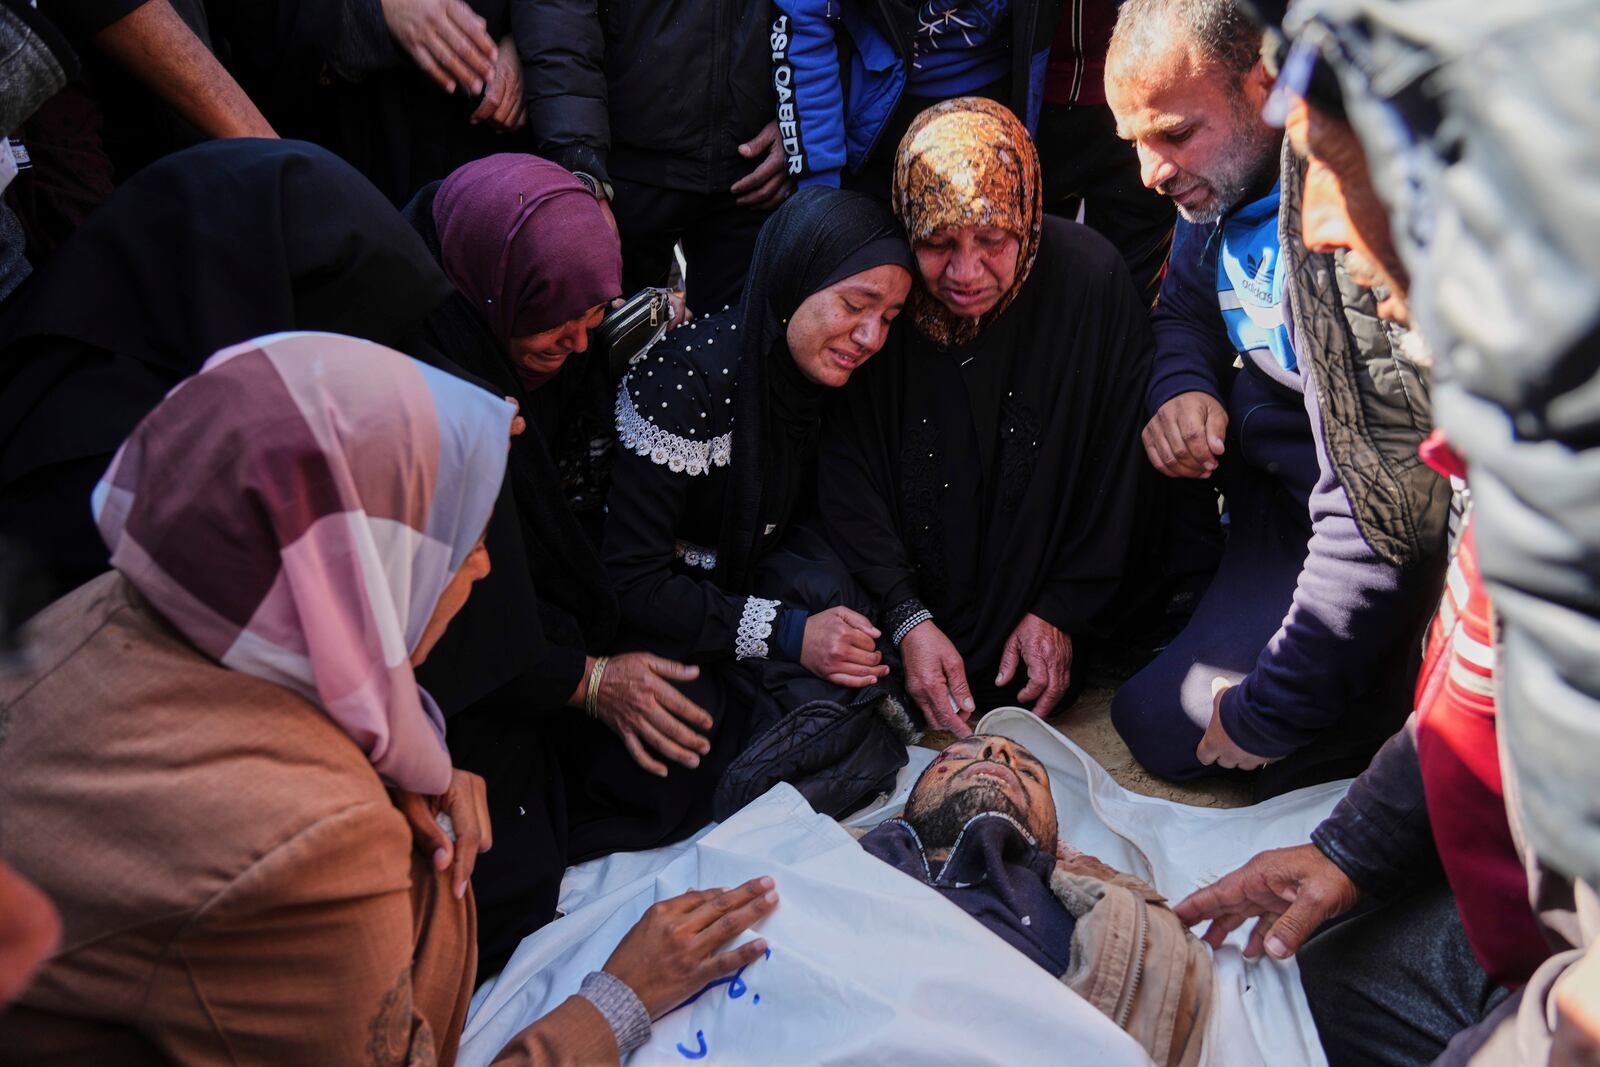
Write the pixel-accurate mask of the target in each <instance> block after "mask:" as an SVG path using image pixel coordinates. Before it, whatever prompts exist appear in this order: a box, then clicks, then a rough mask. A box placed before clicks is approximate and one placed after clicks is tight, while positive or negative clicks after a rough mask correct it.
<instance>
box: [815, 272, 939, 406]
mask: <svg viewBox="0 0 1600 1067" xmlns="http://www.w3.org/2000/svg"><path fill="white" fill-rule="evenodd" d="M910 292H911V274H910V272H908V271H907V270H906V269H905V268H904V267H898V266H895V265H894V264H892V263H886V264H884V265H882V266H878V267H873V268H872V269H871V270H864V271H862V272H861V273H860V274H852V275H850V277H848V278H845V279H843V280H842V281H837V282H834V283H833V284H832V285H830V286H828V287H827V288H826V289H819V290H817V291H816V292H815V293H812V294H811V295H810V296H808V297H806V299H805V301H804V302H803V303H802V304H801V305H800V306H799V307H798V308H796V309H795V313H794V314H793V315H792V316H790V318H789V328H788V331H787V333H786V334H785V340H786V341H787V342H788V344H789V354H790V355H791V356H793V357H794V362H795V365H796V366H797V367H799V368H800V373H801V374H803V375H805V376H806V378H807V379H808V380H809V381H813V382H815V383H816V384H818V385H825V386H828V387H829V388H833V389H837V388H838V387H839V386H842V385H843V384H844V383H845V382H847V381H849V380H850V375H852V374H854V373H855V371H856V368H858V367H860V366H861V365H862V364H863V363H865V362H866V361H867V360H869V359H871V358H872V357H873V356H874V355H875V354H876V353H877V351H878V350H879V349H880V348H882V347H883V342H884V341H885V340H887V339H888V336H889V324H890V323H891V322H893V321H894V318H895V316H896V315H898V314H900V309H901V308H902V307H904V306H905V302H906V296H907V295H908V294H910Z"/></svg>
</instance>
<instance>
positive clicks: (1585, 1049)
mask: <svg viewBox="0 0 1600 1067" xmlns="http://www.w3.org/2000/svg"><path fill="white" fill-rule="evenodd" d="M1555 1002H1556V1029H1555V1035H1554V1037H1555V1040H1554V1042H1553V1045H1552V1047H1551V1050H1550V1067H1600V941H1597V942H1594V943H1593V944H1591V945H1590V946H1589V951H1588V952H1587V953H1585V954H1584V957H1583V958H1582V959H1581V960H1579V961H1578V962H1577V963H1575V964H1573V965H1572V967H1571V968H1569V969H1568V970H1567V973H1566V974H1564V975H1562V976H1561V978H1560V979H1559V980H1558V981H1557V983H1556V988H1555Z"/></svg>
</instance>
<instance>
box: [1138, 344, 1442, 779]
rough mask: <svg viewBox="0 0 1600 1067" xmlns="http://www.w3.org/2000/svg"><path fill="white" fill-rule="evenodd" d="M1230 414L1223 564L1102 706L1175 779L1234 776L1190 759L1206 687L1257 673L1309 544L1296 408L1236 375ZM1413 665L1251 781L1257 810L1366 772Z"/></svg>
mask: <svg viewBox="0 0 1600 1067" xmlns="http://www.w3.org/2000/svg"><path fill="white" fill-rule="evenodd" d="M1228 412H1229V421H1228V440H1227V448H1226V450H1225V451H1224V453H1223V455H1224V457H1225V458H1224V460H1223V465H1222V467H1221V469H1220V470H1219V472H1218V474H1219V476H1220V477H1222V479H1223V485H1222V488H1223V493H1224V496H1225V498H1226V500H1227V506H1228V533H1227V542H1226V544H1225V546H1224V547H1223V551H1222V562H1221V565H1220V566H1219V567H1218V568H1217V573H1216V577H1215V578H1213V579H1212V581H1211V584H1210V586H1209V587H1208V588H1207V589H1206V592H1205V595H1204V596H1202V597H1201V598H1200V603H1199V605H1198V606H1197V607H1196V608H1195V611H1194V615H1193V616H1192V617H1191V618H1190V620H1189V623H1188V625H1186V626H1185V627H1184V629H1183V632H1182V633H1180V634H1179V635H1178V636H1177V638H1176V639H1175V640H1174V641H1173V642H1172V644H1170V645H1169V646H1167V648H1166V649H1165V650H1163V651H1162V652H1161V654H1160V655H1159V656H1157V657H1156V658H1155V659H1154V660H1153V661H1152V662H1151V663H1150V665H1149V666H1147V667H1146V668H1145V669H1144V670H1142V671H1140V672H1139V673H1138V674H1136V675H1134V677H1133V678H1131V679H1129V680H1128V682H1127V683H1126V684H1124V685H1123V686H1122V687H1121V688H1120V689H1118V690H1117V694H1116V697H1115V698H1114V699H1113V700H1112V703H1111V719H1112V722H1113V723H1114V724H1115V726H1116V728H1117V732H1118V733H1119V734H1121V735H1122V738H1123V740H1124V741H1126V742H1127V744H1128V748H1129V750H1130V751H1132V753H1133V755H1134V758H1135V759H1137V760H1138V761H1139V762H1140V763H1141V764H1143V765H1144V766H1145V767H1146V768H1147V769H1149V770H1150V771H1152V772H1154V773H1156V774H1159V775H1161V776H1162V777H1163V778H1169V779H1174V780H1182V779H1186V778H1196V777H1201V776H1208V775H1215V774H1219V773H1233V772H1228V771H1223V770H1220V769H1219V768H1214V767H1207V766H1205V765H1203V764H1201V763H1200V761H1199V759H1198V758H1197V757H1196V756H1195V748H1196V746H1198V745H1199V743H1200V738H1201V737H1202V736H1203V735H1204V734H1205V730H1206V726H1207V724H1208V723H1210V721H1211V707H1212V703H1211V701H1212V697H1211V682H1212V679H1213V678H1216V677H1222V678H1225V679H1226V680H1228V681H1229V682H1235V683H1236V682H1238V681H1239V679H1241V678H1242V677H1244V676H1245V675H1246V674H1249V673H1250V671H1251V670H1253V669H1254V668H1255V665H1256V660H1257V659H1258V658H1259V657H1260V655H1261V651H1262V649H1264V648H1265V647H1266V645H1267V642H1268V641H1270V640H1271V639H1272V636H1273V635H1274V634H1275V633H1277V631H1278V628H1279V627H1280V626H1281V625H1282V624H1283V619H1284V616H1285V615H1286V614H1287V613H1288V611H1289V605H1290V603H1291V602H1292V601H1293V599H1294V592H1295V586H1296V584H1297V582H1298V581H1299V578H1300V571H1301V568H1302V567H1303V566H1304V565H1305V559H1306V542H1307V541H1308V540H1310V537H1311V515H1310V511H1309V508H1308V500H1309V498H1310V495H1311V490H1312V487H1313V486H1314V485H1315V484H1316V480H1317V477H1318V464H1317V454H1316V443H1315V441H1314V439H1313V438H1312V435H1311V426H1310V423H1309V422H1308V420H1307V419H1306V416H1305V411H1304V408H1302V407H1301V406H1300V405H1299V403H1297V402H1291V401H1290V400H1288V399H1287V398H1285V397H1283V396H1282V395H1280V394H1278V393H1275V392H1273V391H1272V390H1271V389H1269V388H1268V387H1266V386H1264V385H1262V384H1260V383H1259V382H1258V381H1257V380H1256V379H1255V378H1254V376H1252V375H1251V374H1250V373H1248V372H1243V373H1241V374H1239V375H1238V376H1237V378H1236V379H1235V383H1234V386H1233V389H1232V391H1231V394H1230V398H1229V402H1228ZM1245 457H1252V459H1253V460H1254V461H1253V462H1246V461H1245ZM1415 655H1416V650H1415V648H1413V647H1412V646H1411V645H1409V644H1405V643H1397V645H1396V646H1395V648H1393V649H1392V650H1391V651H1390V652H1389V653H1387V654H1386V662H1385V664H1384V665H1383V667H1382V668H1381V669H1380V670H1378V671H1377V672H1375V677H1376V678H1377V679H1378V681H1377V682H1376V683H1375V685H1374V687H1373V689H1372V690H1369V692H1368V693H1367V694H1365V695H1364V696H1363V698H1362V699H1359V700H1356V701H1354V702H1353V703H1352V706H1351V709H1350V712H1349V713H1348V714H1346V715H1345V716H1344V717H1343V718H1342V719H1340V720H1339V721H1338V722H1337V723H1335V724H1334V725H1333V726H1331V727H1330V728H1329V729H1327V730H1325V731H1323V733H1322V734H1321V735H1320V736H1319V737H1317V738H1315V739H1314V740H1313V741H1311V742H1310V743H1309V744H1307V745H1305V746H1303V747H1302V748H1300V749H1298V750H1296V751H1295V752H1293V753H1291V754H1289V755H1288V756H1286V757H1285V758H1283V759H1281V760H1278V761H1277V762H1275V763H1270V764H1268V765H1267V766H1266V767H1263V768H1262V769H1261V770H1259V771H1256V772H1254V774H1255V777H1254V783H1255V794H1256V799H1257V800H1264V799H1266V798H1268V797H1272V796H1277V795H1278V794H1280V793H1284V792H1287V791H1288V790H1290V789H1295V788H1298V787H1300V786H1305V785H1314V784H1316V783H1318V782H1327V781H1332V780H1334V779H1336V778H1344V777H1351V776H1354V775H1357V774H1360V773H1361V772H1362V771H1363V770H1365V769H1366V766H1367V764H1368V762H1369V761H1370V759H1371V756H1372V753H1374V752H1376V751H1377V749H1378V746H1380V745H1381V744H1383V742H1384V740H1385V739H1387V738H1388V737H1389V735H1391V734H1392V733H1394V731H1395V730H1397V729H1399V728H1400V724H1401V723H1402V722H1403V721H1404V719H1405V714H1406V711H1407V710H1408V709H1409V707H1410V704H1409V698H1408V696H1407V692H1408V691H1409V687H1410V679H1411V678H1412V677H1413V676H1414V673H1413V672H1414V667H1413V666H1412V664H1413V662H1414V659H1415ZM1381 709H1392V710H1393V712H1394V714H1392V715H1390V714H1380V713H1379V711H1380V710H1381Z"/></svg>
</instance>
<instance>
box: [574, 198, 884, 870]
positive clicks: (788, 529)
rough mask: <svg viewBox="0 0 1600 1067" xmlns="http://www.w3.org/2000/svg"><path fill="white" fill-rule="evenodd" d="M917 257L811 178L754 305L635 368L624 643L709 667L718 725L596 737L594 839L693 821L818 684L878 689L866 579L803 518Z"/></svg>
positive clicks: (863, 693) (618, 558)
mask: <svg viewBox="0 0 1600 1067" xmlns="http://www.w3.org/2000/svg"><path fill="white" fill-rule="evenodd" d="M910 264H911V257H910V249H909V247H908V246H907V244H906V241H905V237H904V234H903V232H902V231H901V229H900V227H899V225H898V224H897V223H896V222H895V220H894V217H893V216H892V215H891V214H890V213H889V212H888V210H887V209H886V208H885V207H883V206H882V205H881V204H879V203H878V202H877V201H875V200H873V199H871V198H869V197H866V196H863V195H861V194H856V193H844V192H839V191H837V190H830V189H820V188H819V189H807V190H804V191H802V192H801V193H799V194H798V195H796V196H794V197H792V198H791V199H790V200H789V201H788V202H786V203H785V204H784V205H783V207H782V208H780V209H779V210H778V211H777V212H776V213H775V214H774V215H773V216H772V218H771V219H769V220H768V221H767V223H766V225H765V226H764V227H763V228H762V231H761V236H760V238H759V240H758V241H757V244H756V251H755V258H754V260H753V262H752V266H751V268H750V273H749V276H748V279H747V281H746V284H745V301H744V304H743V306H742V307H740V308H738V309H736V310H734V311H727V312H723V313H720V314H716V315H710V316H707V317H706V318H703V319H700V320H698V321H696V322H694V323H691V324H690V325H689V326H687V327H682V328H679V329H678V330H676V331H674V332H673V333H671V334H669V335H668V336H667V338H666V339H665V340H664V341H662V342H661V344H659V345H658V346H657V347H656V348H655V349H654V350H652V351H651V352H650V353H649V354H647V355H646V356H645V357H644V358H643V359H641V360H639V361H638V362H636V363H635V364H634V366H633V367H632V368H631V369H630V370H629V372H628V375H627V377H626V378H625V379H624V380H623V383H622V387H621V388H620V389H619V390H618V392H617V399H616V414H617V434H618V442H619V447H618V450H617V451H618V455H617V460H616V463H615V466H614V467H613V469H612V485H611V492H610V495H609V497H608V498H607V516H606V527H605V540H604V546H603V555H604V559H605V563H606V567H607V570H608V571H609V573H610V575H611V578H612V582H613V584H614V587H615V588H616V591H617V596H618V601H619V603H620V605H621V609H622V626H623V633H622V638H621V641H622V643H623V644H624V645H625V646H630V647H642V648H647V649H649V650H651V651H652V652H656V653H658V654H660V655H664V656H668V657H670V658H672V659H675V660H682V661H684V662H687V663H692V664H699V665H701V670H702V673H701V675H700V678H699V679H698V680H697V681H695V682H692V683H690V684H689V685H687V686H686V687H685V689H686V692H688V693H689V694H690V695H691V696H692V697H693V698H694V699H695V701H696V702H697V703H698V704H699V705H700V706H701V707H703V708H704V709H706V711H707V712H709V715H710V718H711V720H712V721H711V724H710V725H709V727H707V726H705V725H704V724H703V723H696V722H692V721H683V722H682V723H681V725H682V729H681V730H677V731H674V732H673V733H672V734H671V735H670V736H655V737H652V736H642V737H637V738H634V739H632V740H631V741H630V742H629V745H628V750H629V751H628V753H620V752H617V751H616V750H615V747H614V746H613V748H612V750H611V751H609V752H603V751H599V750H595V751H594V753H593V762H592V763H591V764H590V768H591V769H590V774H589V778H588V780H587V781H586V783H585V788H586V792H587V798H586V801H585V802H586V803H588V804H590V805H591V806H593V807H595V808H597V809H598V808H602V807H603V808H605V809H606V810H607V811H609V812H611V813H612V814H611V815H609V816H608V817H606V818H605V820H604V822H605V826H604V827H603V828H599V829H595V828H591V830H590V834H591V836H593V837H595V838H597V839H601V840H607V841H608V842H609V843H610V844H611V845H612V846H613V847H617V848H642V847H649V846H650V845H653V844H659V843H661V841H663V840H667V839H671V838H673V837H675V836H681V835H682V834H684V833H688V832H692V831H693V830H695V829H697V828H698V826H699V824H700V823H702V822H703V821H704V819H705V817H706V816H707V814H708V813H709V802H710V793H711V789H712V787H714V786H715V784H716V781H717V778H718V776H719V775H720V773H721V771H722V770H723V769H724V768H725V767H726V766H727V764H728V762H729V761H730V760H731V759H732V758H733V756H735V755H737V753H738V750H739V748H740V746H741V745H742V744H743V742H744V741H745V740H746V739H747V737H748V736H749V735H750V733H751V732H752V731H754V730H759V729H760V728H762V727H763V726H765V725H766V724H768V723H769V722H771V721H773V720H775V719H776V718H777V717H778V716H780V715H782V714H783V713H785V712H787V711H789V710H792V709H793V708H794V707H796V706H798V705H799V704H801V703H804V702H805V701H807V700H811V699H831V700H835V701H837V702H839V703H853V702H858V701H861V700H862V699H863V698H864V697H865V698H868V699H870V698H871V697H872V695H873V692H874V687H875V686H877V685H878V683H879V682H880V681H881V680H882V679H883V677H884V676H885V675H886V674H887V673H888V667H887V666H886V665H885V664H884V663H883V657H882V653H881V651H880V650H879V649H878V648H877V639H878V637H879V631H878V630H877V628H876V627H875V626H874V625H873V623H872V622H871V620H870V619H869V618H868V617H867V616H866V615H865V614H863V613H862V612H860V611H859V610H856V609H857V608H858V607H860V606H861V597H860V594H859V592H858V591H856V590H854V589H853V587H852V586H851V583H850V581H849V577H848V575H847V574H845V573H844V571H843V569H842V568H841V567H839V566H838V563H837V559H836V558H835V557H834V556H833V554H832V553H831V552H830V551H829V550H828V548H827V546H826V544H825V543H824V542H823V540H822V538H821V537H820V536H818V535H817V534H814V533H812V532H811V531H809V530H807V529H806V528H804V527H803V526H802V525H800V520H801V518H802V515H803V512H804V511H806V510H807V509H808V508H809V507H810V506H811V504H812V501H813V496H814V485H815V463H816V452H817V446H818V441H819V436H820V430H821V417H822V405H823V399H824V397H825V396H826V395H827V394H828V392H829V391H830V389H834V388H837V387H839V386H842V385H843V384H844V383H845V382H846V381H848V380H849V379H850V376H851V375H852V374H853V373H854V372H855V371H856V369H857V368H859V367H860V366H861V365H862V364H863V363H865V362H866V361H867V360H868V359H870V358H871V357H872V356H873V354H874V353H876V352H877V351H878V349H879V348H880V347H882V345H883V342H884V339H885V338H886V337H887V336H888V332H889V324H890V322H891V321H893V319H894V317H895V316H896V315H897V314H898V313H899V311H900V308H901V305H902V303H903V302H904V300H905V298H906V293H907V292H908V290H909V288H910V282H911V276H910ZM596 736H598V735H596ZM572 751H576V749H573V750H572ZM630 756H631V758H630ZM669 764H678V766H672V767H670V770H669ZM652 776H656V779H664V780H653V778H652ZM602 802H603V803H602ZM577 825H578V822H577V819H576V817H575V821H574V827H575V829H574V833H576V832H577V830H576V826H577Z"/></svg>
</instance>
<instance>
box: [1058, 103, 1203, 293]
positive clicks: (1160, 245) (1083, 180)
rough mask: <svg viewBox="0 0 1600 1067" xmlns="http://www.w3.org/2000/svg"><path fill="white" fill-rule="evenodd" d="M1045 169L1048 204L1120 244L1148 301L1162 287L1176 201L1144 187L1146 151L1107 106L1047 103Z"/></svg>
mask: <svg viewBox="0 0 1600 1067" xmlns="http://www.w3.org/2000/svg"><path fill="white" fill-rule="evenodd" d="M1035 141H1036V143H1037V144H1038V146H1039V169H1040V171H1041V172H1042V175H1043V178H1044V209H1045V210H1046V211H1048V212H1050V213H1051V214H1053V215H1064V216H1066V217H1067V218H1076V217H1077V213H1078V206H1079V204H1082V205H1083V221H1084V222H1085V223H1087V224H1088V225H1089V226H1090V227H1092V228H1093V229H1094V230H1096V231H1097V232H1098V233H1100V234H1101V235H1102V236H1103V237H1105V238H1106V239H1107V240H1109V241H1110V242H1111V243H1112V244H1114V245H1116V246H1117V251H1119V252H1121V253H1122V258H1123V260H1124V261H1125V262H1126V263H1127V264H1128V271H1129V272H1130V273H1131V274H1132V275H1133V284H1134V285H1135V286H1136V287H1137V288H1138V289H1139V291H1140V292H1141V293H1143V294H1144V297H1145V299H1146V300H1148V301H1152V302H1153V301H1154V300H1155V298H1156V290H1157V289H1159V288H1160V286H1161V273H1162V268H1163V267H1165V266H1166V262H1167V252H1168V250H1169V249H1170V248H1171V246H1172V225H1173V218H1174V214H1175V212H1174V209H1173V206H1172V201H1170V200H1168V199H1167V198H1166V197H1164V196H1162V195H1161V194H1160V193H1157V192H1155V191H1154V190H1151V189H1146V188H1145V187H1144V182H1143V181H1142V180H1141V179H1140V177H1139V157H1138V156H1137V155H1136V154H1135V152H1134V149H1133V146H1132V145H1131V144H1129V143H1128V142H1126V141H1124V140H1122V139H1121V138H1120V137H1118V136H1117V129H1116V119H1114V118H1113V117H1112V115H1111V109H1110V108H1108V107H1106V106H1105V105H1103V104H1101V105H1094V104H1086V105H1082V106H1079V107H1064V106H1059V105H1055V104H1046V105H1045V106H1044V110H1043V111H1042V112H1040V115H1039V131H1038V134H1037V136H1036V137H1035Z"/></svg>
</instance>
